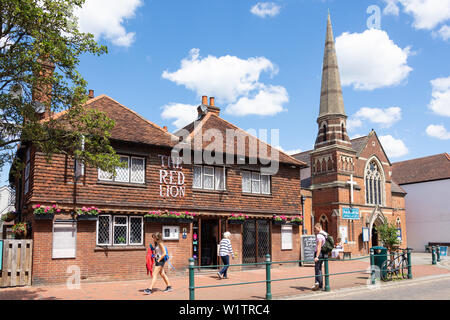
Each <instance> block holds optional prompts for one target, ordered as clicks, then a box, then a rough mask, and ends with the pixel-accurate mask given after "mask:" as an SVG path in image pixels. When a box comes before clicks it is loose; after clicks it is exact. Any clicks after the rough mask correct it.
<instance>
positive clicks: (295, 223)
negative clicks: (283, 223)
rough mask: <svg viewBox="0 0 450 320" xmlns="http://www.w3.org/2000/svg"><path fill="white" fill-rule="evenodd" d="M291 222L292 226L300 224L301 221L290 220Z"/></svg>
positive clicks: (301, 223)
mask: <svg viewBox="0 0 450 320" xmlns="http://www.w3.org/2000/svg"><path fill="white" fill-rule="evenodd" d="M291 224H293V225H294V226H302V225H303V222H302V221H291Z"/></svg>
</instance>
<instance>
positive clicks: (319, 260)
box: [312, 223, 334, 291]
mask: <svg viewBox="0 0 450 320" xmlns="http://www.w3.org/2000/svg"><path fill="white" fill-rule="evenodd" d="M314 233H315V235H316V250H315V252H314V271H315V275H316V283H315V284H314V287H312V290H313V291H317V290H319V289H320V290H324V288H323V276H322V264H323V259H325V258H328V255H329V254H330V252H331V250H333V247H334V240H333V237H332V236H330V235H329V234H328V233H326V232H325V231H324V230H323V229H322V225H321V224H320V223H316V224H315V225H314Z"/></svg>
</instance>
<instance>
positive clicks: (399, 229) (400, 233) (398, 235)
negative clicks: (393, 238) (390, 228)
mask: <svg viewBox="0 0 450 320" xmlns="http://www.w3.org/2000/svg"><path fill="white" fill-rule="evenodd" d="M397 239H398V240H400V241H402V229H401V228H398V229H397Z"/></svg>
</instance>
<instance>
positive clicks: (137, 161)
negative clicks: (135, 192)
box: [131, 158, 145, 183]
mask: <svg viewBox="0 0 450 320" xmlns="http://www.w3.org/2000/svg"><path fill="white" fill-rule="evenodd" d="M131 182H136V183H144V182H145V165H144V159H143V158H131Z"/></svg>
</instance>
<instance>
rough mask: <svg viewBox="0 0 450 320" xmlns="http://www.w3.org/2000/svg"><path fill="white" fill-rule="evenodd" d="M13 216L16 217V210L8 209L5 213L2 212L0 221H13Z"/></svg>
mask: <svg viewBox="0 0 450 320" xmlns="http://www.w3.org/2000/svg"><path fill="white" fill-rule="evenodd" d="M15 217H16V212H15V211H9V212H8V213H6V214H4V215H3V216H2V221H4V222H10V221H13V220H14V218H15Z"/></svg>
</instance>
